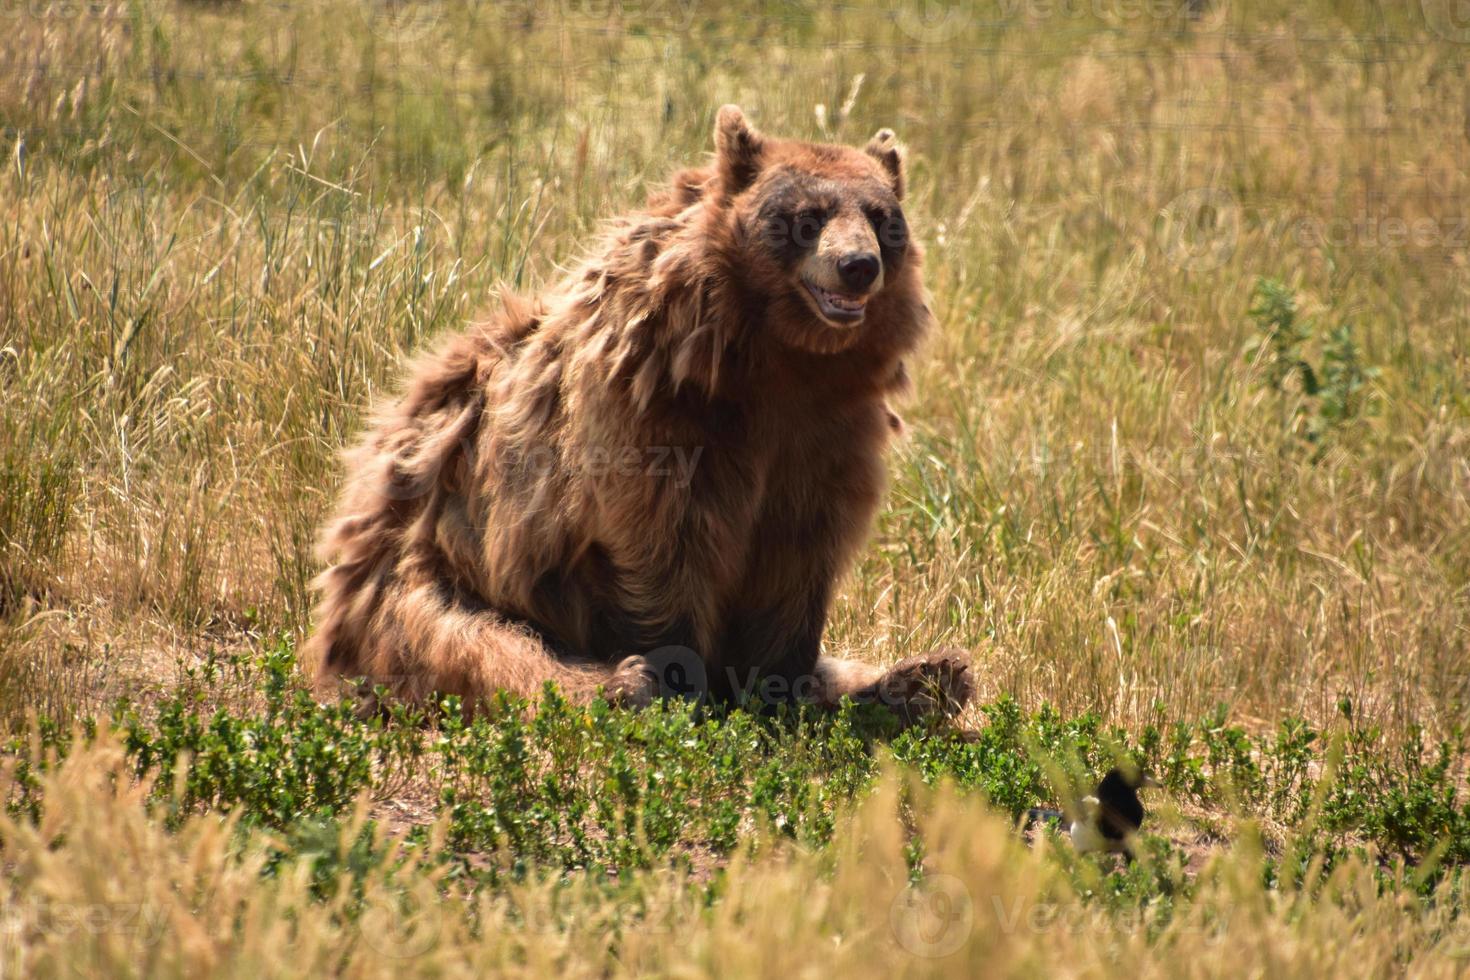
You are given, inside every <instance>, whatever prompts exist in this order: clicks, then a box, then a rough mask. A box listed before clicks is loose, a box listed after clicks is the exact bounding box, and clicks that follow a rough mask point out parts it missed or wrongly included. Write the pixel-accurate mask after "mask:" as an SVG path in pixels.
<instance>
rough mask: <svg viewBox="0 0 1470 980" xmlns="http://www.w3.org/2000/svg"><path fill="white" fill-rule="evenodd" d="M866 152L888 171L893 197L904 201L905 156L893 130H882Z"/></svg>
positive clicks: (876, 134) (869, 143) (865, 148)
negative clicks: (900, 149)
mask: <svg viewBox="0 0 1470 980" xmlns="http://www.w3.org/2000/svg"><path fill="white" fill-rule="evenodd" d="M863 149H864V151H865V152H866V153H867V154H868V156H870V157H872V158H873V159H874V160H877V161H878V162H879V163H881V164H883V169H884V170H886V171H888V181H889V183H891V184H892V185H893V196H894V197H896V198H898V199H899V200H900V201H902V200H903V154H902V153H901V152H899V149H898V137H897V136H895V135H893V130H891V129H880V130H878V131H877V132H876V133H874V134H873V138H872V139H870V140H868V145H867V146H865V147H864V148H863Z"/></svg>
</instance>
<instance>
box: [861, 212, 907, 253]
mask: <svg viewBox="0 0 1470 980" xmlns="http://www.w3.org/2000/svg"><path fill="white" fill-rule="evenodd" d="M868 221H869V222H871V223H872V225H873V234H875V235H877V236H878V247H879V248H881V249H882V250H883V251H884V252H885V253H887V254H889V255H897V254H901V253H902V252H903V250H904V249H905V248H907V247H908V243H909V226H908V223H907V222H905V221H904V219H903V212H902V211H899V210H898V209H897V208H894V209H893V210H891V211H890V210H887V209H883V208H872V209H871V210H869V211H868Z"/></svg>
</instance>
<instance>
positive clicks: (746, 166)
mask: <svg viewBox="0 0 1470 980" xmlns="http://www.w3.org/2000/svg"><path fill="white" fill-rule="evenodd" d="M765 148H766V141H765V137H763V136H761V134H760V133H758V132H756V131H755V130H754V129H753V128H752V127H751V125H750V123H749V122H748V121H746V118H745V113H743V112H741V111H740V107H739V106H738V105H726V106H721V107H720V112H719V115H718V116H716V117H715V166H716V167H717V169H718V170H719V175H720V190H721V192H722V193H723V194H724V196H725V197H726V198H731V197H734V196H735V195H736V194H739V193H740V192H741V191H743V190H745V189H746V188H747V187H749V186H750V185H751V184H753V183H755V179H756V177H758V176H759V175H760V172H761V156H762V155H763V154H764V153H765Z"/></svg>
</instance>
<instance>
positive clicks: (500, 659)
mask: <svg viewBox="0 0 1470 980" xmlns="http://www.w3.org/2000/svg"><path fill="white" fill-rule="evenodd" d="M446 591H447V590H446V589H445V587H444V586H443V585H442V583H437V582H435V583H423V584H419V585H413V586H410V585H408V584H406V583H395V584H393V585H390V586H388V587H387V588H385V589H384V590H383V591H382V592H381V593H379V596H378V599H379V601H378V603H377V604H376V608H375V609H373V610H372V611H371V613H369V614H368V615H365V616H363V617H362V619H361V628H360V629H352V628H351V626H352V625H353V624H352V623H350V622H340V623H339V624H338V626H339V628H338V629H335V630H324V631H319V634H318V635H319V638H320V639H321V640H322V642H323V644H324V649H323V650H321V652H320V653H319V654H318V657H319V658H320V659H319V663H320V665H321V666H320V669H319V670H318V676H319V677H325V678H336V679H337V680H339V681H343V680H354V681H355V680H356V679H357V678H363V683H362V684H360V685H358V687H357V693H358V694H359V696H362V695H364V694H369V692H371V691H372V690H373V689H374V688H375V687H377V686H379V685H381V686H382V687H384V688H386V689H387V693H388V696H389V697H390V698H392V699H394V700H400V701H406V702H409V703H412V704H418V705H427V704H428V703H429V702H430V701H431V700H432V699H434V698H435V697H438V696H442V695H456V696H458V697H459V698H460V699H461V700H462V701H463V702H464V704H465V706H466V707H467V708H470V709H473V708H474V706H475V705H476V704H478V703H481V702H484V701H487V700H489V699H490V698H491V697H493V696H494V695H495V693H496V692H497V691H506V692H508V693H510V694H514V695H519V696H521V697H525V698H530V699H535V698H537V697H539V696H540V694H541V692H542V689H543V687H544V686H545V684H546V682H547V681H553V682H555V684H556V686H557V688H558V690H559V691H560V692H561V693H562V695H564V696H565V697H566V698H568V699H569V700H572V701H581V702H586V701H590V700H592V698H593V697H595V696H596V694H597V692H598V691H599V690H602V691H603V693H604V695H605V696H606V697H607V698H608V700H610V701H612V702H614V703H616V704H624V705H628V706H642V705H646V704H648V703H650V702H651V701H652V700H653V698H654V697H656V696H657V694H658V683H657V679H656V678H655V677H654V676H653V674H652V671H651V669H650V668H649V665H648V664H647V662H646V661H645V660H644V658H642V657H637V656H633V657H627V658H624V659H623V660H621V661H619V662H617V663H600V662H594V661H587V660H577V659H573V658H569V657H566V656H563V655H562V654H560V653H558V652H557V651H555V650H553V649H552V648H550V647H549V646H547V644H546V643H545V642H544V641H543V640H542V638H541V637H540V636H538V635H537V634H536V633H535V632H534V631H532V630H531V629H529V628H527V627H525V626H523V625H520V624H518V623H515V622H512V621H508V620H506V619H505V618H504V617H502V616H500V615H499V614H497V613H495V612H494V611H492V610H490V609H487V608H485V607H483V606H481V605H479V604H478V603H474V604H472V603H468V602H463V601H456V600H455V599H454V598H452V597H450V596H446ZM344 618H346V619H348V620H350V619H351V618H352V617H350V616H349V617H344ZM375 701H376V699H375V698H372V697H370V696H369V697H367V698H365V703H364V710H372V709H373V708H375V707H376V705H375V704H374V702H375Z"/></svg>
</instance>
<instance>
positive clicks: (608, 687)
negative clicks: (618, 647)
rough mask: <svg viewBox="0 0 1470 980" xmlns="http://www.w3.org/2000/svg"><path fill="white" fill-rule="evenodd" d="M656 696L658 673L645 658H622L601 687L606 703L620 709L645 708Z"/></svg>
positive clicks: (657, 692) (657, 691)
mask: <svg viewBox="0 0 1470 980" xmlns="http://www.w3.org/2000/svg"><path fill="white" fill-rule="evenodd" d="M658 695H659V681H658V672H657V671H656V670H654V667H653V665H652V664H651V663H649V662H648V658H647V657H640V656H632V657H624V658H623V659H622V660H620V661H618V665H617V666H616V667H614V668H613V672H612V676H611V677H609V678H608V679H607V683H606V684H604V685H603V696H604V697H606V698H607V700H608V703H609V704H613V705H616V706H617V707H620V708H646V707H648V706H649V705H650V704H652V703H653V699H654V698H656V697H658Z"/></svg>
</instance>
